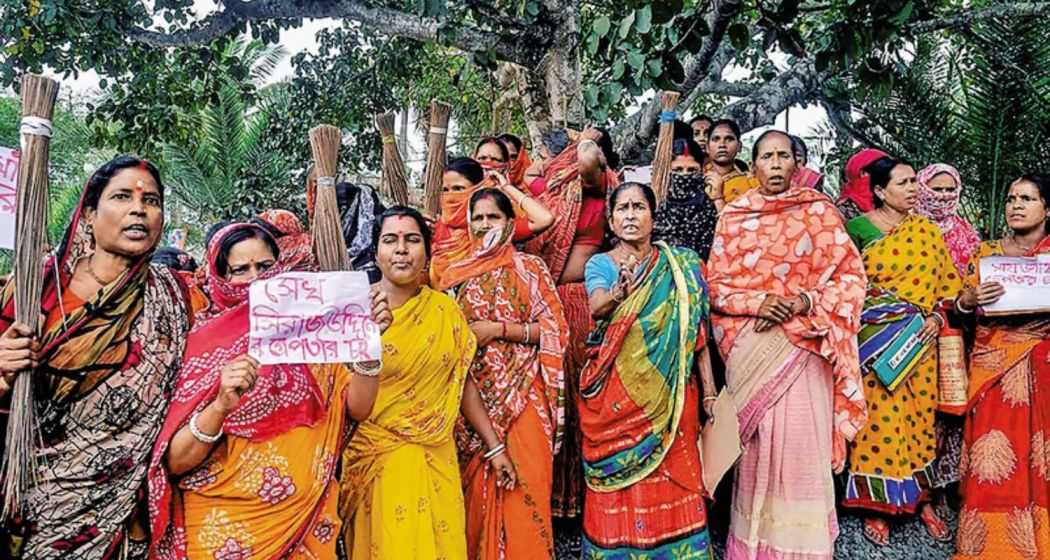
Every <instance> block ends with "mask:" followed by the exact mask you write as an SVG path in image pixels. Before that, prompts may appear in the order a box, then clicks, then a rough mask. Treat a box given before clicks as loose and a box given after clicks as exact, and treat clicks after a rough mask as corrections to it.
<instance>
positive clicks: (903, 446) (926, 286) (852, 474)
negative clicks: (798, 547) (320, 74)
mask: <svg viewBox="0 0 1050 560" xmlns="http://www.w3.org/2000/svg"><path fill="white" fill-rule="evenodd" d="M846 229H847V231H849V233H850V236H851V237H853V238H854V240H855V241H856V242H857V244H858V246H859V247H861V253H862V256H863V258H864V268H865V271H866V272H867V274H868V282H869V286H868V297H867V299H866V300H865V304H864V306H865V309H864V311H865V315H866V316H868V315H869V312H870V316H872V317H878V316H879V315H881V314H882V311H883V310H890V309H897V310H899V309H906V310H910V311H906V312H905V313H906V314H909V315H911V316H915V315H919V316H920V317H921V316H927V315H929V314H931V313H934V312H935V308H936V307H937V306H938V305H939V304H941V303H942V302H945V301H947V300H952V299H953V298H955V296H956V295H958V293H959V289H960V288H962V282H961V280H960V278H959V275H958V272H957V271H956V269H955V265H954V264H953V263H952V260H951V257H950V256H949V255H948V249H947V247H945V246H944V240H943V239H942V238H941V232H940V230H939V229H938V228H937V226H936V225H935V224H933V223H932V222H930V221H929V220H927V219H926V218H924V217H922V216H916V215H911V216H908V217H907V218H905V219H904V220H903V221H902V222H901V223H900V224H898V225H897V227H896V228H894V229H893V231H891V232H889V233H887V234H883V233H882V232H881V231H880V230H879V229H878V228H876V227H875V225H874V224H872V223H871V221H870V220H868V218H867V217H865V216H860V217H857V218H854V219H853V220H851V221H850V222H849V223H848V224H846ZM865 321H866V322H867V319H866V320H865ZM889 324H891V323H887V325H889ZM870 325H871V326H872V327H873V328H871V329H869V328H867V325H866V327H865V329H864V332H863V333H862V334H863V336H862V337H861V338H863V339H864V340H861V341H860V342H861V344H864V343H865V342H866V341H867V339H866V338H865V336H867V335H868V334H869V333H874V334H872V336H876V335H877V331H878V330H879V329H881V328H887V327H885V326H882V325H879V324H876V323H870ZM921 356H922V357H921V358H919V361H918V363H917V364H916V365H915V366H914V367H913V368H912V369H911V371H910V373H908V374H907V378H905V379H904V380H903V381H902V382H901V383H900V384H899V385H898V386H896V388H895V389H894V390H892V391H891V390H889V389H887V388H886V386H885V385H883V383H881V382H880V381H879V380H878V379H877V378H876V375H875V373H874V372H873V371H872V370H871V369H870V368H868V367H865V368H864V372H863V379H864V384H865V391H866V392H867V395H868V416H869V417H870V418H871V422H869V423H868V425H867V426H866V427H865V428H864V430H863V431H861V433H860V435H858V437H857V439H856V440H855V441H854V442H853V446H852V447H851V448H850V471H849V479H848V481H847V484H846V497H845V500H844V501H843V504H844V505H846V506H848V507H858V508H864V509H868V510H873V511H878V512H882V513H887V514H898V513H915V511H916V509H917V507H918V505H919V504H920V503H921V502H923V501H925V499H926V497H927V494H928V492H929V489H930V488H931V486H932V482H933V467H934V462H935V460H936V445H937V442H936V436H935V433H934V411H935V410H936V409H937V402H938V397H937V372H938V370H937V368H938V365H937V350H936V344H930V345H928V347H927V348H926V349H925V350H924V351H923V353H922V354H921Z"/></svg>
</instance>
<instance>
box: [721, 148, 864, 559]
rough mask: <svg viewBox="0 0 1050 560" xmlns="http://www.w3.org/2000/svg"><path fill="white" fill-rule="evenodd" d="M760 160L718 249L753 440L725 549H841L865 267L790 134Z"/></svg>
mask: <svg viewBox="0 0 1050 560" xmlns="http://www.w3.org/2000/svg"><path fill="white" fill-rule="evenodd" d="M751 160H752V162H753V165H754V173H755V177H756V178H757V179H758V181H759V187H758V188H757V189H754V190H752V191H750V192H748V193H747V194H745V195H744V196H743V197H741V198H739V199H737V200H736V201H734V202H732V203H730V204H729V205H727V206H726V208H725V209H724V210H723V213H722V219H721V220H720V221H719V223H718V230H717V232H716V234H715V245H714V248H713V249H712V252H711V260H710V261H709V264H710V268H709V269H710V270H711V271H712V272H711V275H710V282H711V292H712V301H713V307H714V311H715V313H714V317H713V323H714V329H715V338H716V340H717V342H718V345H719V348H720V349H721V351H722V355H723V356H725V358H726V392H727V393H728V394H729V395H730V396H731V397H732V400H733V402H734V404H735V405H736V408H737V417H738V420H739V423H740V439H741V442H742V444H743V446H744V452H743V456H742V457H741V459H740V462H739V463H738V464H737V468H736V480H735V481H734V484H733V503H732V513H731V518H730V529H729V540H728V542H727V544H726V558H728V559H745V558H763V559H770V560H773V559H780V558H784V559H791V558H806V559H808V560H817V559H829V560H830V558H832V555H833V553H834V549H835V546H834V545H835V539H836V538H837V537H838V533H839V528H838V523H837V520H836V514H835V486H834V482H833V480H832V471H833V470H834V471H835V472H840V471H841V470H842V469H843V468H844V467H845V463H846V442H847V441H848V440H851V439H853V438H854V437H855V436H856V434H857V432H858V431H859V430H860V429H861V428H862V427H863V426H864V422H865V419H866V408H865V406H864V404H865V403H864V393H863V391H862V390H861V379H860V367H859V364H858V363H857V338H856V337H857V332H858V331H859V330H860V310H861V307H862V305H863V303H864V292H865V287H866V286H865V282H864V269H863V265H862V263H861V260H860V254H859V252H858V251H857V249H856V248H855V247H854V246H853V244H852V243H850V240H849V236H847V235H846V229H845V225H844V224H843V223H842V219H841V218H840V217H839V215H838V213H837V212H835V211H834V207H833V206H832V203H831V200H830V199H829V198H828V197H826V196H825V195H823V194H821V193H819V192H817V191H814V190H813V189H811V188H809V187H804V186H800V185H798V184H796V183H795V182H794V181H793V177H794V174H795V173H796V169H797V161H798V160H797V156H796V155H795V154H794V153H793V150H792V146H791V141H790V138H789V137H788V136H787V134H785V133H783V132H781V131H776V130H773V131H769V132H766V133H764V134H763V135H762V136H760V137H759V138H758V140H757V141H756V142H755V145H754V148H753V150H752V157H751ZM715 421H716V422H717V421H718V418H716V419H715ZM799 551H804V554H799Z"/></svg>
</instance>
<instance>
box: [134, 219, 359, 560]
mask: <svg viewBox="0 0 1050 560" xmlns="http://www.w3.org/2000/svg"><path fill="white" fill-rule="evenodd" d="M257 227H258V226H256V225H254V224H243V223H242V224H233V225H230V226H227V227H226V228H223V229H222V230H220V231H219V232H218V233H217V234H216V235H215V237H214V238H213V239H212V242H211V244H210V245H209V247H208V263H209V278H208V287H209V289H210V295H211V300H212V303H213V305H212V307H211V308H210V309H209V310H208V312H207V313H205V314H201V315H198V323H197V324H196V325H195V326H194V328H193V330H192V331H191V332H190V335H189V339H188V341H187V349H186V358H185V360H184V365H183V369H182V371H181V372H179V377H178V380H177V382H176V388H175V393H174V395H173V396H172V401H171V409H170V410H169V412H168V416H167V419H166V420H165V423H164V428H163V429H162V430H161V436H160V438H159V439H158V440H157V444H156V446H155V447H154V451H153V454H152V457H151V461H150V472H149V483H150V512H151V519H150V521H151V536H152V545H151V557H153V558H162V559H183V558H205V557H206V558H243V557H251V558H318V557H320V558H332V557H334V556H335V541H336V539H335V537H336V535H338V534H339V529H340V520H339V516H338V510H337V507H336V506H337V499H338V483H337V480H336V476H335V470H336V464H337V462H338V457H339V450H340V449H341V448H342V446H343V445H345V443H346V441H347V437H348V428H349V423H350V422H349V418H348V415H347V413H346V407H345V405H344V404H343V403H344V400H343V399H344V397H345V393H346V391H347V390H348V386H349V382H350V373H349V371H348V370H347V369H346V367H345V366H344V365H341V364H316V365H315V364H311V365H301V364H290V365H273V366H266V365H264V366H261V367H260V368H259V375H258V377H257V378H256V381H255V386H254V387H253V388H252V390H251V391H249V392H248V393H246V394H245V395H244V396H243V397H242V398H241V401H240V403H239V404H238V405H237V408H235V409H234V410H233V411H231V412H230V414H229V415H228V416H227V417H226V420H225V421H224V423H223V433H225V434H226V437H225V439H224V440H223V441H222V442H220V443H219V444H217V445H216V447H215V448H214V449H213V450H212V452H211V454H210V455H209V456H208V458H207V459H205V460H204V461H203V462H202V463H201V464H200V465H199V466H197V467H195V468H194V469H191V470H190V471H189V472H187V473H185V474H183V475H181V476H179V477H177V478H176V477H175V476H174V475H172V474H171V473H170V472H168V470H167V465H166V461H165V454H166V453H167V451H168V446H169V444H170V443H171V439H172V438H173V437H174V436H175V434H176V433H178V431H179V430H181V429H182V428H183V427H184V426H186V424H187V422H189V420H190V418H191V417H192V416H193V414H194V413H197V412H199V411H201V410H203V409H204V408H205V407H206V406H207V405H208V404H209V403H211V402H212V400H214V398H215V395H216V394H217V393H218V390H219V381H220V378H221V372H222V368H223V367H225V365H226V364H227V363H228V362H229V361H230V360H232V359H234V358H236V357H237V356H239V355H241V354H244V353H246V352H247V351H248V330H249V328H248V326H249V325H248V323H249V320H248V309H249V306H248V290H249V285H248V284H231V283H229V282H227V281H226V280H225V279H223V278H222V277H221V276H219V274H218V271H217V269H216V260H217V258H218V256H219V251H220V245H221V243H222V240H223V239H225V238H226V237H227V236H229V235H230V234H231V233H234V232H236V231H239V230H242V229H250V228H257ZM280 240H281V245H282V249H286V250H282V253H281V255H280V256H279V258H278V262H277V264H276V265H275V266H273V267H272V268H270V269H269V270H267V271H266V272H265V273H264V274H263V275H261V276H260V277H259V279H260V280H264V279H267V278H273V277H275V276H277V275H279V274H281V273H284V272H289V271H299V270H315V269H316V265H315V263H314V260H313V256H312V254H311V253H310V252H309V248H310V243H311V236H310V235H308V234H303V233H299V234H291V235H286V236H285V237H281V238H280ZM296 244H298V246H299V247H300V248H303V249H305V250H303V251H297V250H296V248H295V245H296Z"/></svg>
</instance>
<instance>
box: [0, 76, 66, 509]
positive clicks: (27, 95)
mask: <svg viewBox="0 0 1050 560" xmlns="http://www.w3.org/2000/svg"><path fill="white" fill-rule="evenodd" d="M57 98H58V82H56V81H54V80H51V79H48V78H44V77H43V76H36V75H33V74H26V75H25V76H23V77H22V116H23V118H25V117H33V118H38V119H44V120H46V121H48V122H50V121H51V119H52V117H53V116H54V112H55V101H56V99H57ZM44 128H49V125H48V126H47V127H44ZM22 139H23V145H22V154H21V160H20V162H19V166H18V193H17V195H16V199H17V202H16V205H17V214H16V215H15V232H16V234H17V235H16V239H15V262H14V282H15V288H14V291H15V293H14V296H15V320H16V321H17V322H19V323H22V324H25V325H26V326H28V327H29V328H30V329H32V330H33V331H34V332H36V331H37V330H38V328H39V325H38V323H39V318H40V295H41V291H42V289H43V280H44V279H43V275H42V269H41V266H40V264H41V263H40V259H41V255H43V252H44V244H45V242H46V241H47V240H46V237H45V236H46V233H45V232H46V231H47V195H48V175H47V165H48V159H49V157H50V149H51V138H50V137H49V136H45V135H39V134H37V133H33V134H23V135H22ZM32 378H33V375H32V371H22V372H20V374H19V375H18V377H17V378H16V379H15V384H14V390H13V392H12V395H11V414H10V416H9V418H8V423H7V434H5V437H6V443H5V449H6V454H5V455H4V461H3V471H4V483H3V485H4V488H3V489H4V504H3V512H2V513H3V517H4V518H7V519H10V518H11V517H12V516H14V515H16V514H18V513H19V512H20V511H21V506H22V502H23V500H24V499H25V496H26V495H27V494H28V492H29V490H30V488H31V487H32V485H33V483H34V482H35V479H36V473H37V465H38V461H37V456H36V449H37V446H38V445H39V443H40V430H39V425H38V419H37V417H36V409H35V407H34V404H33V385H32Z"/></svg>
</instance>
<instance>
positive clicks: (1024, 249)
mask: <svg viewBox="0 0 1050 560" xmlns="http://www.w3.org/2000/svg"><path fill="white" fill-rule="evenodd" d="M1007 239H1009V240H1010V243H1013V244H1014V247H1017V248H1018V249H1020V250H1021V253H1024V254H1027V253H1028V252H1029V251H1031V250H1032V247H1035V245H1032V247H1025V246H1024V245H1022V244H1021V242H1020V241H1018V240H1017V234H1016V233H1011V234H1010V237H1008V238H1007Z"/></svg>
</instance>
